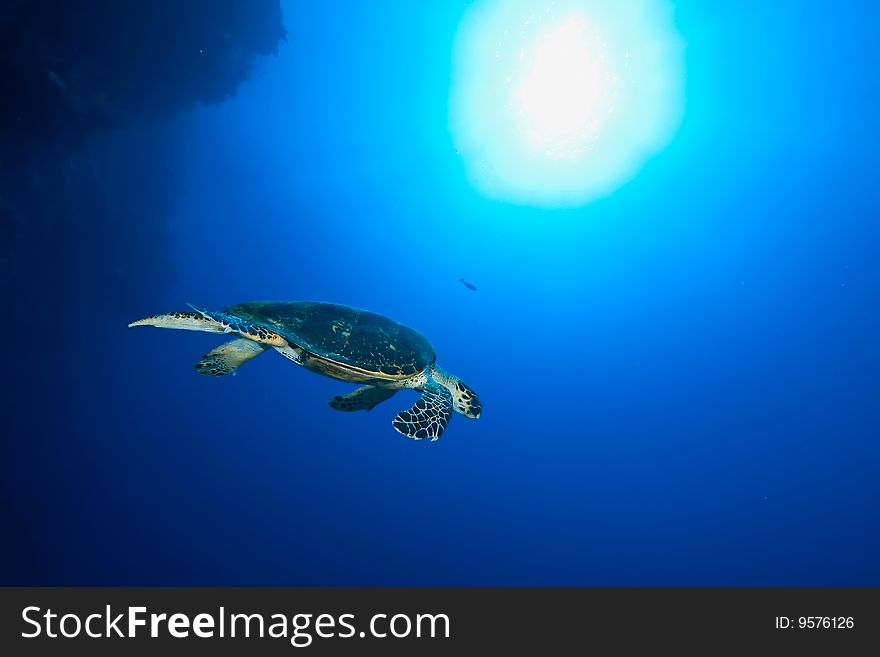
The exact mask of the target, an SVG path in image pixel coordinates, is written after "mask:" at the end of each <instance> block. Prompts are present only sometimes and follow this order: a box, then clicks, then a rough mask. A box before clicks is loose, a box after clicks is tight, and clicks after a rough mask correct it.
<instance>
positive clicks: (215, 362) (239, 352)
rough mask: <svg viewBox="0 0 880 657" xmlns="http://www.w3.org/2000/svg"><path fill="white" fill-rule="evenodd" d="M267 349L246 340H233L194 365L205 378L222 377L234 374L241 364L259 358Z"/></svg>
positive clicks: (262, 345)
mask: <svg viewBox="0 0 880 657" xmlns="http://www.w3.org/2000/svg"><path fill="white" fill-rule="evenodd" d="M268 348H269V347H268V346H267V345H264V344H260V343H259V342H254V341H253V340H249V339H248V338H235V339H234V340H230V341H229V342H224V343H223V344H221V345H220V346H219V347H214V348H213V349H211V351H209V352H208V353H206V354H205V355H204V356H202V359H201V360H200V361H199V362H198V363H196V369H197V370H198V371H199V374H204V375H206V376H223V375H224V374H233V375H234V374H235V372H236V370H238V368H239V367H241V365H242V364H244V363H246V362H247V361H249V360H250V359H251V358H254V357H255V356H259V355H260V354H261V353H263V352H264V351H266V349H268Z"/></svg>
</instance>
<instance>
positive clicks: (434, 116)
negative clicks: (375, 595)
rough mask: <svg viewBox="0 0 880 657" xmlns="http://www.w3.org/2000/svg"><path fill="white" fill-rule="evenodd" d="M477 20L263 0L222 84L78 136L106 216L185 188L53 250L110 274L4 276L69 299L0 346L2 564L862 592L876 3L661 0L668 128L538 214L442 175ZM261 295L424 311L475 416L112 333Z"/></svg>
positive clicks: (879, 231)
mask: <svg viewBox="0 0 880 657" xmlns="http://www.w3.org/2000/svg"><path fill="white" fill-rule="evenodd" d="M469 4H470V3H469V2H464V1H456V2H444V3H410V2H399V1H394V0H379V1H377V2H371V3H301V2H285V3H282V10H283V13H284V19H285V27H286V28H287V31H288V35H287V40H286V42H284V43H282V44H281V46H280V48H279V50H278V53H277V55H270V56H265V57H263V56H260V57H258V58H257V59H256V60H255V61H254V64H253V69H252V71H251V74H250V79H249V80H247V81H245V82H243V83H242V84H241V86H240V87H239V88H238V92H237V94H236V95H235V96H234V97H231V98H228V99H226V100H225V101H223V102H220V103H217V104H212V105H208V106H205V105H203V104H198V105H196V106H194V107H192V108H191V109H188V110H186V111H183V112H179V113H177V114H174V115H173V116H169V117H168V118H165V119H163V120H162V121H161V122H159V123H145V124H142V123H134V124H131V125H128V126H126V127H125V128H123V129H113V128H110V129H108V131H107V132H103V133H100V134H99V135H97V136H94V137H91V138H90V141H89V142H88V145H87V147H86V148H88V149H91V153H92V158H93V160H94V161H95V162H97V164H95V166H97V167H99V168H100V167H102V166H104V167H105V169H106V170H107V171H108V172H112V171H114V170H115V168H114V166H113V163H114V162H126V163H127V165H126V166H127V167H128V168H127V169H125V171H128V172H129V173H128V174H127V177H125V180H124V181H120V180H117V179H115V178H113V176H111V175H109V173H108V178H107V179H106V180H105V185H106V190H107V191H106V193H107V195H109V196H111V197H112V196H113V195H114V194H116V195H117V196H119V198H118V199H116V201H114V202H115V203H117V204H118V207H120V208H123V207H124V208H125V212H126V213H127V214H126V215H125V216H126V217H127V218H126V219H125V221H132V222H133V221H134V220H133V219H131V218H130V217H134V216H136V215H137V213H136V212H135V210H133V209H132V207H129V206H128V205H126V199H125V198H124V195H123V194H121V193H118V190H119V189H121V188H122V186H123V185H124V186H126V188H137V189H140V190H142V191H143V190H146V193H147V194H148V193H149V190H151V189H154V188H155V187H156V186H158V185H159V181H162V182H161V185H162V187H163V188H164V187H167V186H168V185H169V184H172V183H173V185H174V186H176V189H177V191H176V195H175V197H174V201H173V203H172V202H169V203H168V204H167V206H166V207H164V208H163V209H164V216H144V217H139V218H138V221H139V222H140V223H138V224H137V225H138V226H140V228H138V229H137V230H138V231H140V232H139V233H138V235H141V233H142V235H143V236H142V238H140V237H139V240H140V241H136V244H141V245H142V247H141V248H139V249H133V248H131V247H125V248H128V249H129V251H125V250H124V249H123V248H122V247H121V246H120V241H118V240H116V239H115V238H114V237H113V235H114V233H113V232H112V231H107V230H103V229H102V230H101V231H100V233H99V232H96V233H94V234H90V233H87V232H81V231H79V230H77V229H76V228H73V229H70V230H69V233H64V234H63V235H62V234H58V233H53V234H51V235H48V236H47V237H46V239H48V240H65V239H70V240H71V242H70V243H71V249H74V250H75V249H81V251H80V252H81V253H82V259H81V262H82V263H88V262H90V261H92V260H93V259H94V258H93V253H94V254H101V255H106V254H118V263H117V264H116V265H115V266H114V267H113V268H103V269H101V270H98V271H93V272H92V271H91V270H89V278H84V277H83V276H80V277H77V276H76V275H75V274H74V273H71V271H70V270H69V269H66V268H65V269H64V270H60V269H59V270H56V269H53V262H52V261H40V260H34V261H30V262H28V263H26V265H25V266H26V267H28V268H30V269H26V271H31V272H34V276H32V277H24V278H23V279H19V280H25V281H32V284H33V289H32V294H30V296H31V297H34V296H39V295H42V294H44V290H53V291H55V292H57V293H58V294H59V295H63V296H64V298H65V299H67V300H68V301H69V303H68V304H67V305H65V306H64V308H65V310H64V312H63V313H61V314H60V316H59V315H57V314H53V313H52V312H51V310H50V309H48V308H46V307H45V305H46V304H40V303H39V300H38V302H37V304H36V305H38V306H41V310H42V311H44V312H45V313H46V315H45V317H44V318H43V319H41V321H40V322H39V323H38V324H37V325H36V326H35V327H34V328H33V333H32V335H31V336H29V337H28V338H22V337H21V336H20V335H17V334H14V333H13V334H11V335H12V336H14V337H11V338H7V339H6V345H7V348H8V349H9V350H10V352H15V353H14V355H11V356H10V359H11V360H12V362H13V365H14V366H13V368H12V370H11V372H10V377H9V378H8V379H7V382H6V388H7V392H6V395H5V397H6V403H7V404H8V405H9V409H8V410H7V411H6V412H5V416H6V426H7V430H6V431H5V432H4V433H5V434H6V437H5V438H4V444H5V447H4V454H5V456H4V458H3V463H2V473H3V481H4V484H3V487H4V498H5V504H4V509H5V511H4V517H5V521H4V524H5V525H6V527H7V529H6V531H5V532H4V534H5V535H6V536H7V541H5V542H6V543H7V545H5V546H4V548H3V549H4V551H5V552H6V553H7V554H6V556H5V557H4V569H3V573H2V579H3V583H5V584H12V583H16V584H18V583H27V584H181V585H183V584H231V585H244V584H251V585H367V584H372V585H417V584H418V585H865V584H872V585H877V584H880V563H878V560H877V554H878V553H880V522H878V520H880V514H878V508H880V478H878V468H880V445H878V436H880V404H878V402H877V397H878V393H880V379H878V370H880V341H878V335H880V305H878V298H880V297H878V292H880V259H878V253H880V228H878V225H877V219H878V216H880V212H878V209H880V202H878V196H877V193H876V181H877V176H878V171H880V161H878V144H880V133H878V131H877V128H876V117H877V116H878V107H877V105H878V103H877V101H878V94H880V90H878V87H877V76H876V71H875V69H876V63H877V61H878V54H880V53H878V45H877V40H876V38H874V35H873V29H872V23H873V22H876V18H877V15H876V11H875V9H873V8H870V7H868V6H867V5H865V4H864V3H859V2H846V1H844V2H839V3H834V4H833V5H829V4H827V3H812V2H811V3H806V4H805V3H802V2H797V3H796V2H791V1H789V0H785V1H784V2H776V3H761V2H739V3H705V2H695V1H690V0H683V1H681V2H676V3H674V8H675V14H674V16H675V18H674V20H675V24H676V27H677V29H678V31H679V33H680V34H681V36H682V38H683V39H684V41H685V42H686V51H685V70H686V81H685V88H686V98H685V112H684V117H683V120H682V123H681V126H680V128H679V130H678V132H677V133H676V135H675V137H674V139H673V141H672V143H671V144H670V145H669V146H668V147H667V148H666V149H665V150H663V152H661V153H659V154H658V155H656V156H655V157H653V158H651V159H650V160H649V161H648V162H647V163H646V164H645V166H644V167H643V168H642V169H641V171H640V172H639V174H638V175H637V176H636V177H635V178H634V179H633V180H632V181H630V182H629V183H627V184H625V185H624V186H623V187H621V188H620V189H619V190H618V191H616V192H615V193H613V194H611V195H609V196H608V197H606V198H603V199H600V200H597V201H595V202H593V203H591V204H589V205H587V206H585V207H582V208H572V209H555V210H551V209H537V208H530V207H525V206H518V205H512V204H507V203H504V202H499V201H493V200H489V199H486V198H484V197H482V196H480V195H479V193H478V192H477V191H475V190H474V189H473V188H472V187H471V186H470V185H469V183H468V181H467V177H466V175H465V170H464V169H465V167H464V164H463V162H462V161H461V158H460V157H459V156H458V154H457V153H456V150H455V146H454V144H453V139H452V136H451V135H450V132H449V129H448V95H449V89H450V85H451V83H452V80H451V78H450V75H451V69H450V56H451V54H450V53H451V49H452V44H453V41H454V38H455V34H456V28H457V26H458V24H459V21H460V20H461V17H462V15H463V12H464V11H465V10H466V9H467V7H468V5H469ZM157 135H158V136H157ZM157 139H158V140H165V141H167V142H173V143H174V144H175V149H176V150H175V151H174V157H173V158H170V159H167V160H163V165H162V166H157V165H156V164H155V159H156V158H153V159H151V160H149V161H148V162H146V163H145V164H144V165H143V166H140V165H136V164H132V162H135V163H136V162H137V161H138V158H139V157H142V154H143V153H144V152H145V150H147V149H148V146H147V145H149V144H152V143H154V142H155V140H157ZM102 163H103V164H102ZM119 176H120V177H122V176H123V174H119ZM169 180H171V181H172V183H169V182H168V181H169ZM114 190H117V191H114ZM62 198H64V197H63V196H62ZM114 198H115V197H114ZM130 205H134V204H133V203H132V204H130ZM89 211H90V209H89V208H88V207H84V208H82V213H84V214H86V213H88V212H89ZM151 211H152V209H151ZM143 214H145V215H147V214H150V213H149V212H144V213H143ZM152 221H157V222H162V224H161V225H162V226H164V227H165V228H164V229H163V230H164V231H165V232H162V233H161V237H155V236H154V235H155V234H157V233H154V232H153V230H152V229H151V226H152V225H153V224H152V223H150V222H152ZM166 229H167V230H166ZM68 234H69V235H70V237H69V238H68V237H66V235H68ZM99 234H100V239H99V237H98V235H99ZM126 244H128V242H126ZM95 257H97V256H95ZM78 262H79V261H78ZM83 266H84V267H86V266H87V264H83ZM462 277H463V278H464V279H466V280H468V281H470V282H472V283H474V284H475V285H476V286H477V287H478V291H477V292H473V291H470V290H468V289H466V288H465V287H464V286H463V285H462V284H461V283H460V282H459V278H462ZM117 279H118V280H125V281H129V283H127V284H126V285H123V284H118V285H117V284H115V283H113V281H115V280H117ZM131 281H133V283H132V282H131ZM28 284H31V283H26V284H22V285H25V287H24V288H20V289H24V290H28V291H30V289H29V288H27V285H28ZM59 290H61V292H59ZM256 299H296V300H307V299H310V300H324V301H332V302H337V303H345V304H350V305H354V306H359V307H362V308H367V309H370V310H373V311H376V312H380V313H384V314H387V315H389V316H391V317H393V318H395V319H397V320H399V321H401V322H404V323H406V324H408V325H410V326H413V327H415V328H417V329H419V330H420V331H422V332H423V333H425V334H426V335H427V336H428V337H429V338H430V339H431V341H432V342H433V344H434V346H435V348H436V351H437V353H438V362H439V363H440V364H441V365H442V366H443V367H444V368H446V369H448V370H449V371H451V372H453V373H455V374H457V375H459V376H460V377H462V378H463V379H464V380H465V381H466V382H467V383H468V384H469V385H471V386H472V387H473V388H474V389H475V390H476V391H477V392H478V393H479V395H480V397H481V399H482V402H483V407H484V412H483V416H482V417H481V418H480V419H479V420H476V421H473V420H468V419H466V418H463V417H461V416H455V417H454V418H453V420H452V422H451V423H450V426H449V428H448V429H447V431H446V433H445V434H444V436H443V437H442V438H441V439H440V440H439V441H438V442H436V443H428V442H426V441H424V442H413V441H410V440H407V439H405V438H403V437H402V436H400V435H399V434H397V433H396V432H394V431H393V430H392V428H391V424H390V423H391V419H392V418H393V416H394V414H395V413H396V412H397V410H400V409H402V408H406V407H408V406H409V404H410V403H411V402H412V401H413V400H414V399H415V393H409V392H406V393H399V394H398V395H397V396H396V397H395V398H393V399H392V400H391V401H389V402H386V403H385V404H382V405H381V406H378V407H377V408H375V409H374V410H373V411H371V412H369V413H351V414H343V413H337V412H335V411H333V410H331V409H330V408H329V407H328V406H327V403H326V402H327V400H328V399H329V398H330V397H332V396H333V395H336V394H342V393H344V392H348V391H349V390H351V389H352V388H353V386H351V385H350V384H345V383H341V382H338V381H333V380H331V379H328V378H323V377H320V376H316V375H314V374H312V373H310V372H307V371H305V370H303V369H301V368H298V367H296V366H294V365H293V364H292V363H290V362H288V361H286V360H284V359H283V358H281V357H279V356H277V354H274V353H267V354H266V355H264V356H262V357H261V358H258V359H255V360H254V361H252V362H250V363H248V364H246V365H245V366H243V367H242V369H241V371H240V372H239V373H238V375H237V376H235V377H218V378H216V379H211V378H208V377H200V376H197V375H196V373H195V370H194V369H193V365H194V364H195V362H197V360H198V358H199V356H200V355H201V354H203V353H204V352H206V351H207V350H209V349H210V348H212V347H213V346H215V345H216V344H219V342H222V341H223V338H222V337H221V336H213V335H209V334H205V333H195V332H183V331H179V332H172V331H160V330H155V329H137V330H129V329H127V328H126V324H127V322H129V321H131V320H133V319H136V318H138V317H141V316H144V315H148V314H153V313H159V312H165V311H171V310H185V309H186V304H187V303H193V304H195V305H198V306H202V307H209V308H222V307H224V306H226V305H228V304H232V303H236V302H240V301H246V300H256ZM50 301H51V298H50ZM51 302H52V303H54V301H51ZM9 328H10V327H7V329H9ZM29 352H37V353H29ZM36 364H38V366H37V365H36ZM10 538H11V539H12V540H11V541H10V540H9V539H10Z"/></svg>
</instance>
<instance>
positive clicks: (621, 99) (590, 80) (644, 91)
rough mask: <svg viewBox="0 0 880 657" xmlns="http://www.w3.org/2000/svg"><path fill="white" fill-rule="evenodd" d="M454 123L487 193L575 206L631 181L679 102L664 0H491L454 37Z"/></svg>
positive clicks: (675, 45)
mask: <svg viewBox="0 0 880 657" xmlns="http://www.w3.org/2000/svg"><path fill="white" fill-rule="evenodd" d="M454 57H455V76H456V77H455V78H454V81H453V89H452V93H451V102H450V114H451V116H450V123H451V129H452V131H453V134H454V137H455V141H456V144H457V147H458V149H459V151H460V153H461V154H462V155H463V156H464V158H465V160H466V162H467V168H468V174H469V178H470V180H471V182H472V183H473V184H474V185H475V186H476V187H477V188H478V189H479V190H480V191H481V192H482V193H483V194H485V195H486V196H488V197H491V198H495V199H499V200H507V201H511V202H514V203H520V204H527V205H536V206H543V207H556V206H577V205H582V204H584V203H587V202H589V201H591V200H593V199H595V198H598V197H601V196H605V195H607V194H609V193H610V192H612V191H614V190H615V189H617V188H618V187H619V186H621V185H622V184H624V183H625V182H627V181H628V180H630V179H631V178H632V177H633V176H634V175H635V174H636V173H637V171H638V170H639V168H640V167H641V165H642V164H643V163H644V162H645V160H646V159H647V158H649V157H650V156H651V155H653V154H655V153H656V152H658V151H659V150H660V149H662V148H663V147H664V146H665V145H666V144H667V143H668V142H669V141H670V139H671V138H672V135H673V134H674V132H675V130H676V128H677V127H678V125H679V123H680V120H681V116H682V108H683V86H684V83H683V78H684V75H683V69H684V61H683V60H684V47H683V41H682V39H681V37H680V36H679V35H678V33H677V32H676V30H675V27H674V25H673V23H672V11H671V7H670V6H669V4H668V3H667V2H666V1H665V0H620V1H614V0H611V1H604V2H590V1H589V0H538V1H536V0H484V1H483V2H479V3H476V4H475V5H474V6H473V7H472V8H471V9H470V11H469V13H468V14H467V15H466V17H465V18H464V19H463V21H462V25H461V28H460V31H459V35H458V38H457V42H456V44H455V54H454Z"/></svg>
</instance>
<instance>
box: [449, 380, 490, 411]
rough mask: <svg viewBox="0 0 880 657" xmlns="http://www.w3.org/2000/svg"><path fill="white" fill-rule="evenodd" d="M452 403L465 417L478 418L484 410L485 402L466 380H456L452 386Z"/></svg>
mask: <svg viewBox="0 0 880 657" xmlns="http://www.w3.org/2000/svg"><path fill="white" fill-rule="evenodd" d="M451 392H452V405H453V407H455V410H456V411H458V412H459V413H461V414H462V415H464V416H465V417H469V418H472V419H474V420H476V419H477V418H478V417H480V414H481V413H482V412H483V404H482V403H481V402H480V398H479V397H477V393H475V392H474V391H473V389H472V388H471V387H470V386H468V385H467V384H466V383H465V382H464V381H461V380H459V381H456V382H455V384H454V385H453V386H452V390H451Z"/></svg>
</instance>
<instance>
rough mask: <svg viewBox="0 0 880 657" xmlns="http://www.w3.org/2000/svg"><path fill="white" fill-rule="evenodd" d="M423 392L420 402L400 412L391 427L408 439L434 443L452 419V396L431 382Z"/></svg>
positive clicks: (443, 388)
mask: <svg viewBox="0 0 880 657" xmlns="http://www.w3.org/2000/svg"><path fill="white" fill-rule="evenodd" d="M421 390H422V396H421V397H420V398H419V400H418V401H417V402H416V403H415V404H413V407H412V408H411V409H409V410H408V411H400V413H398V414H397V417H395V418H394V420H392V422H391V426H393V427H394V428H395V429H396V430H397V431H398V432H399V433H402V434H403V435H404V436H407V437H408V438H413V439H415V440H422V439H423V438H430V439H431V440H432V441H434V440H437V439H438V438H439V437H440V436H441V435H442V434H443V431H444V430H445V429H446V425H447V424H449V418H451V417H452V394H451V393H450V392H449V391H448V390H447V389H446V388H445V387H443V386H441V385H440V384H438V383H436V382H435V381H429V382H428V383H427V384H426V385H425V386H424V387H423V388H422V389H421Z"/></svg>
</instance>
